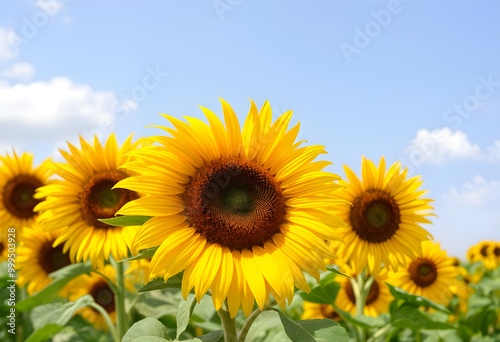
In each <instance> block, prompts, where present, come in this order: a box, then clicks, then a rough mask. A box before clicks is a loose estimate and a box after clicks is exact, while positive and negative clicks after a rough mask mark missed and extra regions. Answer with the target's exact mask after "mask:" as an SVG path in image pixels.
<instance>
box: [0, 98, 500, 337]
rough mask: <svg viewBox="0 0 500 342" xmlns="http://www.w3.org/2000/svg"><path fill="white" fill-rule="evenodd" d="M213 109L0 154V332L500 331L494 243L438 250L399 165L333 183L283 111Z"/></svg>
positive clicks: (318, 150) (418, 197) (378, 164)
mask: <svg viewBox="0 0 500 342" xmlns="http://www.w3.org/2000/svg"><path fill="white" fill-rule="evenodd" d="M221 101H222V111H223V120H221V119H220V118H218V117H217V115H216V114H214V113H213V112H212V111H210V110H209V109H206V108H202V110H203V112H204V114H205V115H206V118H207V120H206V122H202V121H200V120H198V119H195V118H189V117H187V118H185V120H184V121H183V120H180V119H178V118H175V117H171V116H167V115H164V116H165V118H166V120H168V123H166V125H167V126H166V127H161V128H162V129H163V130H164V131H165V135H162V136H152V137H147V138H137V139H134V137H133V136H132V135H130V136H129V138H128V139H127V140H126V141H125V142H124V143H122V144H118V142H117V141H116V138H115V136H114V135H111V136H109V137H108V138H107V139H106V141H105V142H100V141H99V140H98V139H97V137H96V138H95V139H94V141H85V140H84V139H80V146H74V145H72V144H69V143H68V150H67V151H63V150H61V154H62V157H63V158H64V160H65V162H52V161H50V160H47V161H45V162H43V163H42V164H41V165H38V166H35V165H33V156H32V155H31V154H29V153H23V154H16V152H14V151H13V152H12V153H9V154H6V155H2V156H0V228H1V241H0V257H1V259H0V261H1V264H0V279H1V288H0V298H1V301H0V340H1V341H30V342H34V341H47V340H49V341H58V342H63V341H89V342H90V341H102V342H104V341H113V342H118V341H123V342H132V341H134V342H146V341H151V342H160V341H197V342H200V341H202V342H216V341H226V342H230V341H231V342H232V341H238V342H243V341H249V342H250V341H256V342H257V341H271V342H274V341H295V342H308V341H311V342H313V341H324V342H326V341H349V340H351V341H428V342H431V341H483V342H486V341H500V267H499V266H500V242H498V241H483V242H480V243H478V244H476V245H473V246H471V247H470V250H469V252H468V254H467V255H466V256H459V257H460V258H457V257H453V256H450V255H447V252H446V251H445V250H443V249H442V248H441V247H440V244H439V241H434V239H433V238H432V236H431V234H430V233H429V232H428V231H427V230H426V229H424V227H425V228H427V227H426V226H425V225H427V224H430V223H431V221H430V220H429V218H430V217H431V216H436V213H435V212H434V208H433V207H432V202H433V200H432V199H430V198H428V197H426V195H427V191H426V190H425V186H423V182H422V181H421V180H420V177H418V176H416V177H410V176H408V174H407V169H405V168H404V167H403V166H402V165H401V164H400V163H395V164H393V165H386V163H385V159H384V158H383V157H381V158H380V160H378V161H371V160H368V159H365V158H364V157H363V158H362V167H361V169H362V172H361V174H360V175H357V174H356V173H355V172H353V171H352V170H351V169H350V168H349V167H348V166H344V171H345V177H344V176H342V177H341V176H338V175H336V174H333V173H330V172H327V171H325V170H324V169H325V167H327V166H328V165H329V164H331V163H330V161H328V160H325V158H324V157H321V158H318V157H319V156H320V155H322V154H325V153H326V152H325V150H324V147H323V146H319V145H307V143H305V142H304V141H297V135H298V133H299V124H296V125H295V126H293V127H290V126H289V123H290V122H291V119H292V113H291V111H290V112H286V113H284V114H283V115H281V116H280V117H279V118H278V119H276V120H275V121H274V122H272V113H271V107H270V105H269V103H268V102H266V103H264V105H263V106H262V108H261V109H260V110H259V109H258V108H257V107H256V105H255V104H254V103H253V102H251V107H250V111H249V113H248V116H247V118H246V120H245V122H244V123H242V124H240V122H239V121H238V119H237V117H236V115H235V113H234V112H233V110H232V108H231V107H230V106H229V104H227V103H226V102H225V101H223V100H221ZM305 124H307V123H305ZM311 140H314V139H311ZM335 163H341V161H335ZM434 221H435V222H434V223H436V222H438V221H439V219H438V218H435V219H434Z"/></svg>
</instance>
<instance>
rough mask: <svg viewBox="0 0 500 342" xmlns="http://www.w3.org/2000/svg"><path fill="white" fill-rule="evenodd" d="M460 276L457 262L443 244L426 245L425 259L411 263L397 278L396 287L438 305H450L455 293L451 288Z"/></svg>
mask: <svg viewBox="0 0 500 342" xmlns="http://www.w3.org/2000/svg"><path fill="white" fill-rule="evenodd" d="M458 275H459V270H458V267H456V266H454V260H453V258H449V257H448V256H447V255H446V251H444V250H441V248H440V247H439V243H436V244H434V243H433V242H431V241H424V242H422V256H421V257H418V258H416V259H414V260H411V259H408V260H407V264H406V267H404V268H403V269H401V270H400V271H399V272H397V273H395V274H393V278H394V281H395V283H394V285H396V286H398V287H400V288H402V289H403V290H405V291H407V292H409V293H413V294H416V295H419V296H423V297H425V298H428V299H430V300H432V301H433V302H435V303H438V304H444V305H448V303H449V301H450V299H451V297H452V295H453V293H452V291H451V290H450V288H451V287H452V286H453V285H454V283H455V278H456V277H457V276H458Z"/></svg>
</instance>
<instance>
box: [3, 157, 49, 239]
mask: <svg viewBox="0 0 500 342" xmlns="http://www.w3.org/2000/svg"><path fill="white" fill-rule="evenodd" d="M0 162H1V164H0V230H2V231H6V230H7V229H8V228H11V227H13V228H16V229H17V230H18V231H17V233H21V231H20V230H21V229H22V228H23V227H29V226H31V225H32V224H33V222H34V219H35V217H36V216H37V215H36V213H35V212H34V211H33V208H34V207H35V205H36V204H37V203H39V202H40V201H41V200H42V199H41V198H39V199H36V198H34V197H33V194H34V193H35V190H36V189H37V188H38V187H40V186H43V185H46V184H48V182H49V181H48V178H49V177H50V176H51V175H52V171H51V169H50V162H49V161H48V160H47V161H44V162H42V163H41V164H40V165H39V166H38V167H36V168H33V155H32V154H29V153H23V154H22V155H21V156H20V157H19V156H18V155H17V154H16V152H15V151H14V152H13V156H10V155H6V156H0Z"/></svg>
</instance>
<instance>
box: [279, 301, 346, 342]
mask: <svg viewBox="0 0 500 342" xmlns="http://www.w3.org/2000/svg"><path fill="white" fill-rule="evenodd" d="M272 310H274V311H276V312H277V313H278V314H279V315H280V319H281V323H282V324H283V327H284V328H285V333H286V335H287V336H288V337H289V338H290V339H291V340H292V341H293V342H331V341H339V342H347V341H349V335H348V334H347V331H346V330H345V329H344V328H343V327H342V326H341V325H340V324H338V323H337V322H335V321H332V320H331V319H307V320H303V321H292V320H291V319H289V318H288V317H287V316H285V314H284V313H283V312H281V311H279V310H277V309H272Z"/></svg>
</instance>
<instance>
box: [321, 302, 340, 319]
mask: <svg viewBox="0 0 500 342" xmlns="http://www.w3.org/2000/svg"><path fill="white" fill-rule="evenodd" d="M319 309H320V311H321V314H322V315H323V316H324V317H326V318H329V319H333V320H335V319H338V318H340V316H339V314H338V313H337V311H335V309H334V308H333V306H332V305H330V304H321V306H320V308H319Z"/></svg>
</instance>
